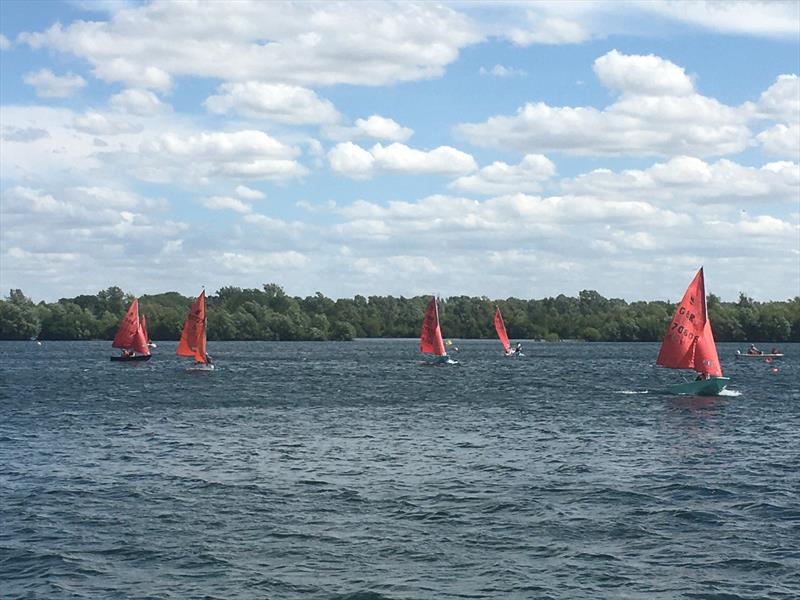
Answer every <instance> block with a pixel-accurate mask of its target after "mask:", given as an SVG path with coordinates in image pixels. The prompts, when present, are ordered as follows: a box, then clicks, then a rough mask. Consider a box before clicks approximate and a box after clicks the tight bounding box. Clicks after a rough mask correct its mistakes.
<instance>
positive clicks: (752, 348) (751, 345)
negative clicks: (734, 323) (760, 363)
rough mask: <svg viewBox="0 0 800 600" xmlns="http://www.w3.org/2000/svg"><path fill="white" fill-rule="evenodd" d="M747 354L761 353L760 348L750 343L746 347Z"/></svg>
mask: <svg viewBox="0 0 800 600" xmlns="http://www.w3.org/2000/svg"><path fill="white" fill-rule="evenodd" d="M747 353H748V354H761V350H759V349H758V348H756V345H755V344H750V347H749V348H748V349H747Z"/></svg>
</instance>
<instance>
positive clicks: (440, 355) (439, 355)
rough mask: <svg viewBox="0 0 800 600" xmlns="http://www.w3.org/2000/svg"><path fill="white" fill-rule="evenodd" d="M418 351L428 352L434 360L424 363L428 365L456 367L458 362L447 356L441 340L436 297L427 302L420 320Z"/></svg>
mask: <svg viewBox="0 0 800 600" xmlns="http://www.w3.org/2000/svg"><path fill="white" fill-rule="evenodd" d="M419 351H420V352H428V353H431V354H433V355H434V358H432V359H431V360H428V361H426V362H428V363H430V364H447V365H457V364H458V361H456V360H453V359H452V358H450V357H449V356H447V351H446V350H445V348H444V340H443V339H442V329H441V327H440V326H439V307H438V306H437V305H436V296H433V297H432V298H431V301H430V302H428V307H427V308H426V309H425V316H424V317H423V318H422V333H421V334H420V337H419Z"/></svg>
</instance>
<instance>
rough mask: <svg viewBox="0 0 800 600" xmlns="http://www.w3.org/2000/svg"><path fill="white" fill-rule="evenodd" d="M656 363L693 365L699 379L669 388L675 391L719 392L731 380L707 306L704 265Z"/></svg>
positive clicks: (688, 366) (670, 367)
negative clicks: (722, 362) (724, 371)
mask: <svg viewBox="0 0 800 600" xmlns="http://www.w3.org/2000/svg"><path fill="white" fill-rule="evenodd" d="M656 364H657V365H661V366H662V367H667V368H669V369H693V370H694V371H696V372H697V373H698V376H697V379H695V380H694V381H687V382H685V383H681V384H678V385H674V386H672V387H670V388H669V390H668V391H669V392H670V393H672V394H690V395H693V396H718V395H719V394H720V392H722V390H724V389H725V386H726V385H727V384H728V381H730V378H729V377H723V376H722V367H721V366H720V364H719V357H718V356H717V345H716V343H715V342H714V334H713V333H712V332H711V321H710V320H709V319H708V311H707V307H706V286H705V280H704V277H703V268H702V267H700V270H699V271H698V272H697V275H695V276H694V279H693V280H692V282H691V283H690V284H689V287H688V288H687V289H686V293H685V294H684V295H683V299H682V300H681V302H680V304H678V308H677V309H675V315H674V316H673V317H672V321H671V322H670V324H669V327H668V329H667V333H666V335H665V336H664V341H663V342H662V343H661V350H659V352H658V358H657V359H656Z"/></svg>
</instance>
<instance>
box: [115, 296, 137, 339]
mask: <svg viewBox="0 0 800 600" xmlns="http://www.w3.org/2000/svg"><path fill="white" fill-rule="evenodd" d="M137 331H139V301H138V300H137V299H136V298H134V299H133V302H131V305H130V306H129V307H128V312H127V313H125V316H124V317H122V321H120V322H119V327H118V328H117V334H116V335H115V336H114V341H113V342H112V343H111V347H112V348H123V349H126V348H133V340H134V338H135V337H136V332H137Z"/></svg>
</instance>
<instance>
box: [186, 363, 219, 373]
mask: <svg viewBox="0 0 800 600" xmlns="http://www.w3.org/2000/svg"><path fill="white" fill-rule="evenodd" d="M213 370H214V365H204V364H202V363H198V364H196V365H192V366H191V367H186V371H187V372H189V373H205V372H207V371H213Z"/></svg>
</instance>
